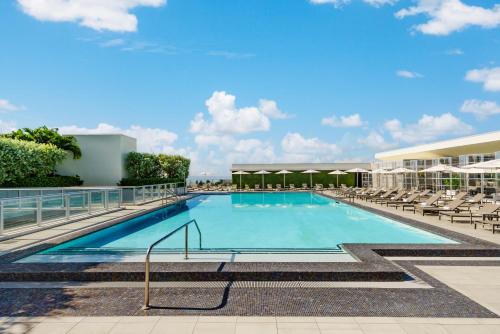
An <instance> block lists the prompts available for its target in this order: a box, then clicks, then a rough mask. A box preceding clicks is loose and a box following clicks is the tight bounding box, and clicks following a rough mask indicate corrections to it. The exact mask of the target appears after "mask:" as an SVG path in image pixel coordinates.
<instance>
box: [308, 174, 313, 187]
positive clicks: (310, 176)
mask: <svg viewBox="0 0 500 334" xmlns="http://www.w3.org/2000/svg"><path fill="white" fill-rule="evenodd" d="M309 178H310V180H311V189H312V188H313V175H312V173H311V174H309Z"/></svg>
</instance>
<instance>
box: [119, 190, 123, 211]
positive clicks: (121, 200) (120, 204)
mask: <svg viewBox="0 0 500 334" xmlns="http://www.w3.org/2000/svg"><path fill="white" fill-rule="evenodd" d="M118 191H119V195H120V201H119V202H118V207H119V208H121V207H122V204H123V189H122V188H119V189H118Z"/></svg>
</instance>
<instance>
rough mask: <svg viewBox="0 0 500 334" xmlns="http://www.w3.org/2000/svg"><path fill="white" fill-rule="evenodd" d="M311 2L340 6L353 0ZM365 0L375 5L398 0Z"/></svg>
mask: <svg viewBox="0 0 500 334" xmlns="http://www.w3.org/2000/svg"><path fill="white" fill-rule="evenodd" d="M309 2H310V3H312V4H315V5H333V6H335V7H337V8H338V7H342V6H343V5H347V4H349V3H351V0H309ZM363 2H364V3H366V4H369V5H370V6H373V7H381V6H384V5H393V4H395V3H396V2H398V0H363Z"/></svg>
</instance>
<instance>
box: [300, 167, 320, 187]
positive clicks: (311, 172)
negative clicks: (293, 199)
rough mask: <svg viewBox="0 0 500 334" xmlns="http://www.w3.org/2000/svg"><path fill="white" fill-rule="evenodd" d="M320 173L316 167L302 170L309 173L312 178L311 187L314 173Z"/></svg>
mask: <svg viewBox="0 0 500 334" xmlns="http://www.w3.org/2000/svg"><path fill="white" fill-rule="evenodd" d="M316 173H319V172H318V171H317V170H314V169H308V170H305V171H303V172H302V174H309V176H310V178H311V189H312V187H313V174H316Z"/></svg>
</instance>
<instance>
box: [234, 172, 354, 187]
mask: <svg viewBox="0 0 500 334" xmlns="http://www.w3.org/2000/svg"><path fill="white" fill-rule="evenodd" d="M312 178H313V186H314V185H315V184H322V185H323V186H324V187H327V186H328V184H330V183H331V184H333V185H335V186H336V185H337V175H330V174H328V172H320V173H316V174H313V175H312ZM310 180H311V179H310V176H309V174H302V173H301V172H294V173H292V174H286V186H288V185H289V184H290V183H293V184H294V185H295V187H301V186H302V183H307V185H308V186H309V184H310V182H311V181H310ZM232 182H233V184H236V185H238V187H239V186H240V176H239V175H233V177H232ZM355 182H356V174H354V173H349V174H347V175H339V185H340V184H345V185H347V186H353V185H354V184H355ZM269 183H270V184H272V185H273V187H276V184H278V183H279V184H281V186H283V175H280V174H274V173H273V174H266V175H264V187H265V186H266V185H267V184H269ZM245 184H248V185H249V186H250V188H254V187H255V185H256V184H258V185H260V186H261V187H262V175H258V174H247V175H241V186H242V187H244V186H245Z"/></svg>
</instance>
